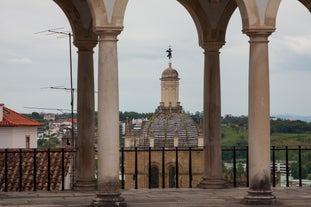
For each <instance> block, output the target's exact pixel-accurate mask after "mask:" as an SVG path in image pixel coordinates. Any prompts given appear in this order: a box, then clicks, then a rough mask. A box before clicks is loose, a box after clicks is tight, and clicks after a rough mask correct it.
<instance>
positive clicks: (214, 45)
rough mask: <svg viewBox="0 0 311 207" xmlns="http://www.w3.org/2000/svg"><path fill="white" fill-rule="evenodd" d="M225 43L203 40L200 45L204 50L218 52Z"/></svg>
mask: <svg viewBox="0 0 311 207" xmlns="http://www.w3.org/2000/svg"><path fill="white" fill-rule="evenodd" d="M224 45H225V42H222V41H221V42H213V41H207V42H204V43H203V45H202V46H201V47H202V48H203V49H204V51H205V52H219V50H220V48H222V46H224Z"/></svg>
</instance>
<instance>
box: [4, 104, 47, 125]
mask: <svg viewBox="0 0 311 207" xmlns="http://www.w3.org/2000/svg"><path fill="white" fill-rule="evenodd" d="M42 125H44V124H43V123H40V122H38V121H35V120H33V119H30V118H28V117H26V116H24V115H22V114H19V113H17V112H15V111H13V110H11V109H9V108H7V107H5V106H3V120H2V121H0V127H14V126H42Z"/></svg>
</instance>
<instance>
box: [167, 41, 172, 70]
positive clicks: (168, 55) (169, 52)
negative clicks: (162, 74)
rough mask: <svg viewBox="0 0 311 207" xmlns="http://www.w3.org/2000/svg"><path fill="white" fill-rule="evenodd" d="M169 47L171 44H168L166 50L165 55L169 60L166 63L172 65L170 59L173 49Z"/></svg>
mask: <svg viewBox="0 0 311 207" xmlns="http://www.w3.org/2000/svg"><path fill="white" fill-rule="evenodd" d="M171 47H172V46H171V45H169V46H168V49H167V50H166V52H167V56H166V57H168V60H169V62H168V63H169V65H170V66H171V65H172V62H171V59H172V52H173V50H172V48H171Z"/></svg>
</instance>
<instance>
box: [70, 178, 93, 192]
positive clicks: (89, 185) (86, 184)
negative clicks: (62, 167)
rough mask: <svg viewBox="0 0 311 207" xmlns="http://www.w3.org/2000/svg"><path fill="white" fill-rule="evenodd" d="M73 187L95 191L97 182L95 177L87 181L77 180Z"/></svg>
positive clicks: (78, 189)
mask: <svg viewBox="0 0 311 207" xmlns="http://www.w3.org/2000/svg"><path fill="white" fill-rule="evenodd" d="M73 188H74V190H76V191H96V190H97V183H96V180H95V179H94V180H89V181H82V180H77V182H76V184H75V185H74V187H73Z"/></svg>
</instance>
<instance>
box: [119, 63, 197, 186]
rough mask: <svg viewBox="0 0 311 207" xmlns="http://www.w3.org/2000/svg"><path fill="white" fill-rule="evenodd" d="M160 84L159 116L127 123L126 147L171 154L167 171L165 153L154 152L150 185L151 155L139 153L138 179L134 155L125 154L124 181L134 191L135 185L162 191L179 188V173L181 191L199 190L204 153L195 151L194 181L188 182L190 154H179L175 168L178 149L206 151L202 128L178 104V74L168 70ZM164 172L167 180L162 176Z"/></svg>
mask: <svg viewBox="0 0 311 207" xmlns="http://www.w3.org/2000/svg"><path fill="white" fill-rule="evenodd" d="M160 80H161V102H160V105H159V106H158V110H157V112H156V113H155V114H154V115H153V116H152V117H151V118H150V119H149V120H146V122H144V121H142V122H141V121H140V120H139V121H134V120H132V121H131V122H130V121H129V120H127V122H126V126H125V128H126V130H125V147H141V148H145V149H148V148H149V147H151V148H152V150H154V148H155V149H162V148H163V147H164V148H165V149H166V150H169V151H167V152H166V153H165V160H164V163H165V166H164V167H165V169H163V165H162V154H161V153H162V152H161V151H156V150H154V151H153V152H152V153H151V154H152V158H151V163H150V167H151V175H150V176H151V181H150V182H151V183H149V181H148V176H149V174H148V173H149V169H148V166H149V161H148V156H149V154H148V153H149V152H148V151H139V152H138V153H137V160H138V175H137V176H135V174H134V173H135V169H134V166H135V163H134V162H135V154H134V153H132V152H130V151H125V153H124V163H125V164H124V166H125V169H124V172H125V174H124V179H125V188H131V187H132V188H133V187H134V186H135V181H137V183H138V187H139V188H148V186H150V187H152V188H159V187H161V186H163V184H164V185H165V186H168V187H177V183H176V173H177V170H178V172H179V174H178V187H180V188H185V187H189V183H191V184H192V185H193V186H196V185H197V184H198V183H199V182H200V180H201V179H202V176H203V151H202V150H194V151H193V152H192V157H193V160H192V175H193V176H192V178H191V180H189V171H188V166H189V161H188V157H189V152H188V151H187V150H180V151H179V152H178V155H179V157H180V159H179V162H178V169H177V168H176V157H175V156H176V153H175V151H174V150H175V147H178V148H179V149H182V148H184V149H189V147H191V148H192V149H195V148H198V147H203V135H202V133H201V130H199V129H200V127H199V126H197V125H196V124H195V122H194V121H193V119H192V118H191V117H190V116H188V115H187V114H185V113H183V110H182V106H181V105H180V102H179V77H178V72H177V71H176V70H175V69H173V68H172V64H171V63H169V67H168V68H166V69H165V70H164V71H163V72H162V76H161V78H160ZM162 172H165V176H164V178H165V180H162V179H163V176H161V173H162Z"/></svg>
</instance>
